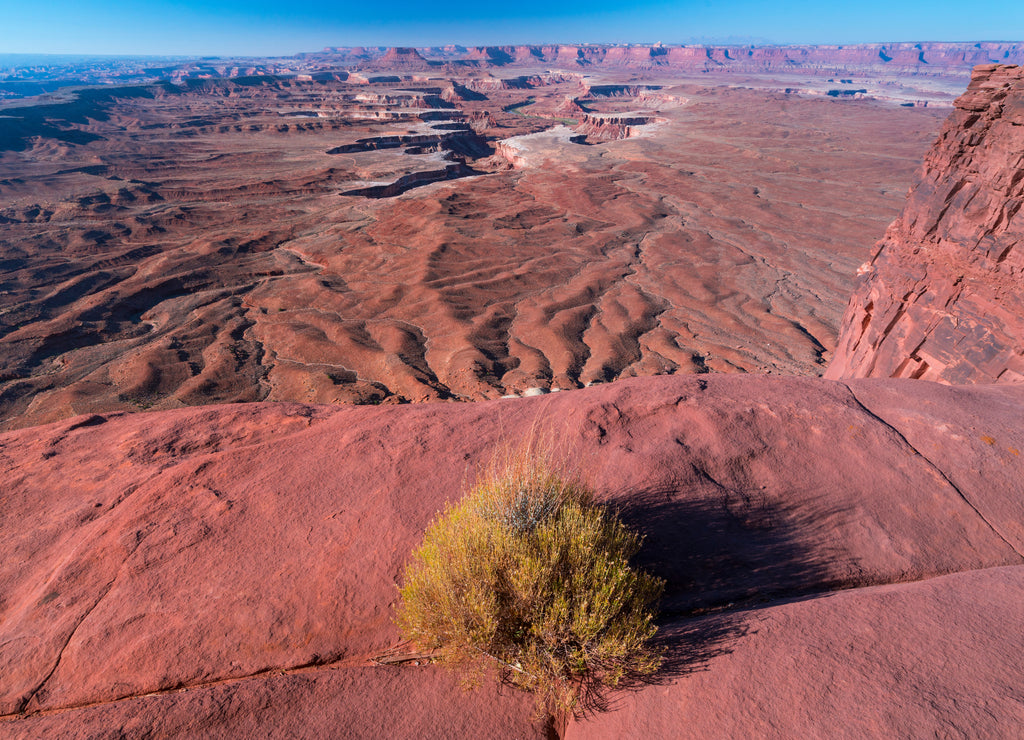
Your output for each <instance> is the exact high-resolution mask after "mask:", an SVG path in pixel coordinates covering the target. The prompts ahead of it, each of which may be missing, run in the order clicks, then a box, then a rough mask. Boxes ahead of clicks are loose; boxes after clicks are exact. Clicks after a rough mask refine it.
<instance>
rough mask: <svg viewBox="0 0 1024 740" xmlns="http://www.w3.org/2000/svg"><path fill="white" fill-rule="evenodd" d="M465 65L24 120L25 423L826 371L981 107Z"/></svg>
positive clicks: (16, 328) (141, 92) (6, 281)
mask: <svg viewBox="0 0 1024 740" xmlns="http://www.w3.org/2000/svg"><path fill="white" fill-rule="evenodd" d="M396 54H397V52H396ZM393 56H394V55H393ZM403 58H407V59H406V61H409V60H410V59H411V60H412V61H410V62H409V63H410V64H412V63H413V62H415V63H417V64H419V62H416V59H415V57H413V56H412V55H405V57H403ZM389 63H390V62H389ZM430 69H433V68H430ZM455 71H456V72H457V73H450V71H449V70H447V69H445V70H441V72H442V74H437V75H434V74H433V73H431V72H430V71H429V70H428V71H427V72H426V73H424V72H423V71H415V70H414V71H408V70H403V69H394V70H392V72H393V73H394V74H389V75H383V74H374V73H373V72H370V71H360V70H358V69H351V70H348V71H343V72H333V73H332V77H331V79H302V78H301V76H292V77H290V78H284V77H279V76H248V77H235V78H229V79H205V78H188V79H183V80H180V81H179V83H173V82H171V81H168V80H165V81H162V82H153V83H151V84H145V85H137V86H133V87H117V86H114V87H92V88H86V89H84V90H79V91H77V92H75V93H74V94H68V95H62V96H58V97H55V98H54V99H48V98H46V96H43V98H44V99H31V100H22V101H16V103H17V104H15V103H10V104H8V107H5V108H3V109H2V110H0V116H2V117H0V226H2V229H3V238H2V240H0V264H2V265H3V274H2V278H0V427H2V428H7V429H12V428H18V427H24V426H30V425H33V424H39V423H45V422H50V421H56V420H58V419H62V418H68V417H70V416H74V415H76V414H80V413H105V412H109V411H115V410H143V409H165V408H177V407H181V406H190V405H197V404H205V403H224V402H234V401H299V402H307V403H338V402H341V403H382V402H389V403H394V402H404V401H431V400H433V401H436V400H480V399H487V398H498V397H501V396H506V395H522V394H524V393H526V392H545V391H553V390H562V389H575V388H580V387H584V386H586V385H588V384H593V383H599V382H608V381H612V380H615V379H617V378H623V377H631V376H637V375H656V374H665V373H692V372H698V373H703V372H756V373H775V374H791V375H792V374H795V375H820V374H821V373H822V372H823V371H824V369H825V366H826V364H827V362H828V360H829V358H830V356H831V353H832V352H833V350H834V348H835V343H836V338H837V336H838V330H839V323H840V320H841V317H842V313H843V310H844V308H845V305H846V302H847V299H848V297H849V294H850V291H851V289H852V285H853V280H854V277H855V273H856V269H857V266H858V265H860V264H861V263H862V262H863V261H864V259H865V256H866V250H867V249H868V248H869V245H870V244H872V243H873V242H875V241H876V240H877V238H878V237H879V236H880V235H881V234H882V232H883V231H884V229H885V225H886V224H888V223H889V222H890V221H892V219H893V218H894V217H895V215H896V213H897V211H898V209H899V207H900V204H901V202H902V199H903V196H904V194H905V191H906V188H907V187H908V185H909V184H910V181H911V178H912V176H913V172H914V169H915V168H916V166H917V163H918V162H919V160H920V158H921V156H922V155H923V153H924V151H925V150H926V149H927V146H928V145H929V143H930V142H931V141H932V139H933V138H934V136H935V134H936V132H937V131H938V127H939V124H940V122H941V120H942V118H943V117H944V115H945V114H946V112H947V111H946V110H945V109H944V108H943V106H944V105H946V104H949V102H950V101H951V100H952V96H951V95H950V96H948V101H947V102H943V101H944V100H947V99H946V98H943V97H942V96H943V95H945V93H941V90H940V89H939V88H935V87H934V85H935V84H936V81H935V79H934V78H932V77H924V76H922V77H920V78H919V77H910V78H907V80H909V81H906V80H905V81H904V83H901V85H902V87H899V88H895V87H894V88H888V87H886V88H884V89H883V87H878V90H876V92H877V93H878V95H880V96H881V97H879V98H876V99H873V100H872V99H865V98H864V96H863V95H861V96H860V97H859V98H858V99H850V100H847V99H844V96H830V95H828V94H827V93H828V91H829V90H831V89H833V88H840V87H848V88H851V89H857V90H861V89H871V90H873V89H874V87H873V83H871V82H869V81H866V80H864V79H861V78H851V79H847V78H843V80H836V81H832V82H830V81H828V79H818V78H816V77H812V78H810V79H805V78H804V77H800V76H797V77H792V76H790V77H786V78H784V79H772V80H766V79H764V78H760V77H756V76H755V77H751V78H744V77H743V76H742V75H740V74H731V73H730V75H728V76H727V78H726V79H727V80H728V82H727V83H726V82H723V83H722V84H717V83H716V84H712V85H710V86H709V84H708V80H707V76H706V75H703V73H702V74H701V76H702V77H703V79H696V80H693V79H690V78H688V77H687V76H686V75H685V74H683V73H681V72H676V71H671V70H669V71H667V72H666V71H664V70H652V71H646V72H645V71H632V70H625V69H623V70H618V71H616V70H612V71H607V72H600V73H598V74H594V75H591V74H589V73H582V72H579V71H575V70H549V69H546V68H536V69H529V68H522V67H515V68H514V69H512V70H511V71H510V72H509V73H508V74H506V73H500V72H499V73H495V70H490V71H488V70H478V69H475V68H466V69H461V71H460V70H459V69H456V70H455ZM957 74H962V70H961V71H960V72H957ZM680 75H681V76H680ZM172 77H173V76H172ZM307 77H309V75H307ZM342 77H344V78H345V79H341V78H342ZM336 78H337V79H336ZM919 80H921V81H919ZM940 81H941V84H942V85H959V84H961V83H958V82H956V80H955V76H954V77H951V78H949V79H947V78H941V80H940ZM908 86H909V87H908ZM910 88H913V89H910ZM787 90H789V92H787ZM793 90H796V91H797V92H793ZM811 93H814V94H811ZM883 93H884V95H883ZM886 96H888V97H896V98H899V101H900V102H894V101H892V100H888V99H884V98H886ZM869 97H870V96H869ZM926 98H927V99H930V101H931V102H930V103H929V105H927V106H923V105H917V104H916V103H917V102H921V101H922V100H924V99H926ZM752 110H756V111H758V115H757V116H751V115H750V112H751V111H752Z"/></svg>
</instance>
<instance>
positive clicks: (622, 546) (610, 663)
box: [398, 445, 664, 711]
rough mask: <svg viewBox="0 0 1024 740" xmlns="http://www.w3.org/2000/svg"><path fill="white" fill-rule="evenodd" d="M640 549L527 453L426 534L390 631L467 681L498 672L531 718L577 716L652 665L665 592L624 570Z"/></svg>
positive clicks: (577, 487)
mask: <svg viewBox="0 0 1024 740" xmlns="http://www.w3.org/2000/svg"><path fill="white" fill-rule="evenodd" d="M640 542H641V538H640V536H639V535H637V534H635V533H633V532H631V531H629V530H628V529H627V528H626V527H625V526H624V525H623V524H622V523H621V522H620V521H619V519H618V518H617V517H616V516H615V515H614V514H613V513H611V512H610V511H608V510H607V509H606V508H604V507H601V506H598V505H596V504H595V503H594V501H593V499H592V495H591V492H590V491H589V490H588V489H587V488H586V487H585V486H584V485H583V484H582V483H581V482H580V481H579V480H578V479H576V478H575V477H573V476H571V475H567V474H566V473H565V472H564V471H563V470H560V469H558V467H557V466H555V465H553V464H552V463H551V460H550V459H549V456H548V455H545V454H543V453H542V452H539V451H538V450H537V449H536V446H534V445H529V446H527V447H525V448H523V449H521V450H519V451H518V452H515V453H508V454H505V455H503V456H502V457H501V458H500V459H496V460H495V461H494V462H493V463H492V464H491V466H490V467H489V468H488V469H487V470H486V471H485V473H484V474H483V475H482V476H481V477H480V479H479V480H478V481H477V483H476V484H475V485H474V486H473V487H472V489H471V490H470V491H469V493H468V494H467V495H466V496H465V498H464V499H463V500H462V501H460V502H459V503H457V504H453V505H449V506H448V507H447V508H446V509H445V510H444V511H443V512H442V513H441V514H440V515H439V516H438V517H437V519H435V520H434V521H433V522H432V523H431V524H430V526H429V527H428V528H427V531H426V535H425V537H424V541H423V545H422V546H421V547H420V548H419V549H418V550H417V551H416V552H415V553H413V556H412V559H411V561H410V563H409V564H408V566H407V568H406V571H405V575H404V579H403V584H402V586H401V587H400V591H401V601H400V605H399V610H398V624H399V626H400V628H401V629H402V631H403V633H404V634H405V635H406V637H407V638H408V639H409V640H410V641H411V642H413V643H414V644H415V645H417V646H418V647H420V648H422V649H427V650H435V649H438V648H440V649H441V651H440V654H441V655H442V659H443V660H444V661H445V662H447V663H449V664H452V665H454V666H458V667H463V668H469V669H470V671H469V672H468V675H469V676H479V675H480V670H479V669H481V668H486V667H487V666H488V665H496V666H497V667H498V668H499V671H500V674H501V677H502V678H503V679H504V680H506V681H508V682H509V683H511V684H513V685H515V686H518V687H520V688H523V689H527V690H529V691H533V692H535V693H536V696H537V701H538V706H539V707H540V708H542V709H544V710H547V711H555V710H571V709H574V708H577V706H578V704H579V702H580V700H581V699H587V698H590V699H593V698H595V697H599V696H600V693H601V691H602V690H603V689H604V688H606V687H610V686H616V685H619V684H620V683H621V682H622V681H623V680H624V679H627V678H635V677H638V676H642V675H646V674H650V673H653V672H654V671H655V670H656V669H657V667H658V665H659V664H660V657H659V654H658V651H657V650H655V649H654V648H653V647H651V645H650V644H649V641H650V638H651V637H653V635H654V633H655V631H656V627H655V626H654V624H653V619H654V611H653V605H654V603H655V602H656V601H657V600H658V599H659V598H660V596H661V593H662V590H663V587H664V583H663V582H662V581H661V580H660V579H658V578H655V577H653V576H651V575H648V574H646V573H644V572H642V571H639V570H637V569H635V568H633V567H631V566H630V563H629V561H630V559H631V558H632V557H633V556H634V555H635V554H636V552H637V551H638V549H639V547H640ZM473 669H477V670H473Z"/></svg>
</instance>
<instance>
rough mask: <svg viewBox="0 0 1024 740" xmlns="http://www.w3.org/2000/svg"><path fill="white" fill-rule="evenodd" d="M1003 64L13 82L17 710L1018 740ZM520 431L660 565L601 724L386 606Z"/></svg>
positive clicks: (1012, 255)
mask: <svg viewBox="0 0 1024 740" xmlns="http://www.w3.org/2000/svg"><path fill="white" fill-rule="evenodd" d="M1021 62H1024V45H1020V44H994V43H993V44H939V43H935V44H893V45H878V44H875V45H855V46H845V47H842V46H831V47H825V46H805V47H727V46H720V47H714V46H700V47H698V46H662V45H646V46H640V45H633V46H596V45H595V46H535V47H529V46H503V47H478V48H469V49H466V48H463V47H444V48H438V47H434V48H421V49H410V48H391V49H377V48H372V49H364V48H358V49H353V48H331V49H325V50H324V51H322V52H317V53H314V54H307V55H299V56H297V57H295V58H293V59H291V60H289V61H287V63H286V62H285V61H280V60H279V61H274V62H272V61H267V62H264V63H261V64H260V65H256V66H253V64H255V63H253V64H250V66H248V67H246V66H239V65H238V64H236V63H234V62H216V61H208V62H203V61H195V62H182V63H179V64H175V65H174V66H173V67H168V68H167V69H162V70H160V72H159V74H155V75H154V76H153V78H152V79H150V78H139V79H137V80H134V79H133V80H132V81H131V84H130V85H125V84H119V85H99V84H97V85H88V86H82V87H79V88H77V89H68V88H60V89H59V90H40V91H35V92H33V94H32V95H31V96H23V97H18V96H15V95H14V94H13V93H12V94H11V97H10V99H9V100H2V99H0V229H2V231H0V234H2V237H0V265H2V267H0V428H2V429H3V431H2V432H0V480H2V481H3V485H2V490H3V504H4V505H3V507H2V514H0V543H3V544H2V550H0V552H2V554H3V558H2V559H0V736H2V737H10V738H26V739H27V738H45V737H61V738H121V737H131V738H135V737H309V738H313V737H317V738H319V737H360V738H362V737H365V738H369V737H402V738H418V737H501V738H513V737H516V738H530V737H537V738H545V737H547V738H550V737H558V738H564V739H568V738H588V739H589V738H626V737H631V738H681V737H692V738H713V737H723V738H725V737H729V738H737V737H848V738H861V737H922V736H936V737H1011V736H1015V735H1016V734H1018V733H1019V732H1020V728H1021V727H1024V681H1022V678H1021V654H1022V651H1024V423H1022V420H1024V291H1022V280H1024V215H1022V214H1021V209H1022V205H1024V67H1021V66H1015V65H1019V64H1020V63H1021ZM218 65H219V66H218ZM44 87H45V86H44ZM7 89H8V88H5V87H3V85H0V93H4V91H5V90H7ZM10 89H11V90H14V89H15V88H14V87H10ZM929 147H930V148H929ZM908 190H909V193H908ZM469 402H471V403H469ZM538 429H541V430H545V431H547V432H551V433H553V434H554V435H556V436H557V437H558V438H559V440H560V444H561V445H562V446H563V448H564V451H565V454H566V455H567V456H568V457H570V458H571V459H572V461H573V462H574V464H575V465H576V466H578V468H579V470H580V472H581V474H582V476H583V478H584V479H585V480H586V482H587V484H588V485H589V486H590V487H591V488H592V489H593V490H594V491H595V495H596V498H597V500H598V502H600V503H602V504H607V505H609V506H610V507H611V508H612V509H613V510H614V511H616V512H618V515H619V516H620V517H621V519H622V521H623V522H624V523H625V524H626V525H628V526H629V527H631V528H632V529H634V530H635V531H637V532H639V533H641V534H642V535H643V536H644V540H643V545H642V548H641V549H640V552H639V554H638V556H637V564H638V565H639V566H641V567H642V568H643V569H645V570H646V571H648V572H649V573H652V574H654V575H656V576H658V577H659V578H661V579H664V581H665V592H664V595H663V597H662V599H661V602H660V607H659V608H660V612H659V616H658V618H657V625H658V633H657V636H656V638H655V641H656V644H657V645H658V646H659V649H661V650H662V651H663V655H664V661H663V663H662V666H661V668H660V670H659V671H658V672H657V673H656V674H654V675H653V676H650V677H648V679H647V680H645V681H643V682H641V683H637V684H635V685H630V686H628V687H625V688H623V689H622V690H618V691H611V692H609V693H608V695H607V696H606V697H605V698H606V706H604V707H602V708H600V709H599V710H598V709H592V710H589V711H578V712H575V713H573V712H562V713H552V714H549V715H543V716H539V715H538V714H537V712H536V711H535V705H534V702H533V699H532V697H531V696H530V695H529V694H527V693H525V692H521V691H518V690H515V689H513V688H510V687H508V686H503V685H500V684H498V683H496V682H494V681H483V682H482V683H481V685H480V686H479V687H477V688H475V689H473V690H468V691H467V690H466V689H464V688H463V687H461V686H460V679H459V675H458V674H457V673H455V672H452V671H450V670H447V669H446V668H445V667H442V666H440V665H438V664H437V663H436V662H435V661H434V660H432V659H431V657H430V656H429V655H427V656H424V655H423V654H421V653H419V652H417V651H416V650H415V649H413V647H411V646H410V645H409V644H408V643H407V642H406V641H405V640H404V639H403V637H402V634H401V633H400V631H399V628H398V627H397V626H396V623H395V609H396V604H397V601H398V599H399V592H398V587H397V584H398V583H399V582H400V581H401V578H402V573H403V569H404V567H405V565H406V563H407V562H408V561H409V558H410V555H411V553H412V552H413V551H414V550H415V549H416V548H417V547H418V546H419V544H420V543H421V542H422V541H423V536H424V531H425V530H426V528H427V526H428V524H430V522H431V521H432V520H434V518H435V517H436V516H437V514H438V512H439V511H441V510H443V509H444V507H445V506H446V505H447V504H450V503H452V502H454V501H457V500H458V499H459V498H460V497H461V496H462V495H463V494H464V493H465V491H466V487H467V483H468V482H471V481H472V480H473V478H474V477H475V475H476V474H477V473H478V472H479V471H480V470H481V469H482V468H483V467H484V466H486V464H487V463H488V461H489V460H490V459H491V457H492V455H493V454H494V450H495V449H497V448H500V446H501V445H503V444H508V443H516V442H518V441H519V440H522V439H525V438H528V437H529V436H530V435H531V434H532V433H534V432H535V431H536V430H538Z"/></svg>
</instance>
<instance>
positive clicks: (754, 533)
mask: <svg viewBox="0 0 1024 740" xmlns="http://www.w3.org/2000/svg"><path fill="white" fill-rule="evenodd" d="M627 498H628V503H627V504H625V505H621V506H619V507H618V513H619V516H620V517H621V518H622V520H623V522H624V523H625V524H626V525H627V526H629V527H630V528H631V529H633V530H635V531H638V532H640V533H641V534H643V535H644V543H643V546H642V548H641V550H640V553H639V554H638V556H637V559H636V561H637V565H638V566H640V567H641V568H643V569H644V570H646V571H648V572H650V573H652V574H654V575H657V576H659V577H661V578H664V579H665V595H664V597H663V599H662V603H661V613H660V617H659V620H658V621H659V623H660V625H661V628H660V630H659V632H658V635H657V637H656V638H655V644H656V645H657V646H658V647H659V648H660V649H661V650H662V651H663V656H664V662H663V664H662V667H661V668H660V670H659V671H658V672H657V673H656V674H655V675H653V676H642V675H633V676H627V677H626V679H625V681H623V682H622V684H620V687H619V688H618V689H617V690H616V691H615V692H607V691H604V690H602V688H601V687H600V686H599V685H595V686H593V687H584V694H583V696H582V698H581V702H580V707H581V712H580V714H581V715H587V714H592V713H596V712H603V711H609V710H612V709H614V708H615V705H616V703H617V702H618V701H619V700H621V697H622V696H623V695H624V693H626V692H629V691H635V690H639V689H642V688H644V687H645V686H650V685H652V684H654V685H657V684H664V683H668V682H671V681H672V680H674V679H676V678H679V677H682V676H686V675H688V674H691V673H694V672H698V671H704V670H708V669H709V667H710V665H711V663H712V662H713V660H714V659H715V658H716V657H718V656H720V655H724V654H727V653H729V652H731V649H732V648H731V646H732V645H733V644H735V642H736V641H737V640H739V639H741V638H742V637H743V636H744V635H746V634H747V633H748V632H749V630H750V629H751V626H750V625H749V624H748V622H747V619H746V616H745V613H744V612H745V611H746V610H749V609H751V608H756V607H757V606H758V605H761V604H764V603H766V602H769V601H777V600H780V599H787V598H794V597H799V596H805V595H808V594H810V593H814V592H820V591H828V590H832V589H834V588H836V587H838V586H839V585H841V581H840V579H839V578H838V577H837V575H836V570H835V569H834V568H832V567H830V563H833V562H835V559H836V558H837V557H845V558H847V559H848V558H849V555H848V554H845V553H840V552H838V551H837V549H836V548H835V547H834V546H832V545H830V544H829V543H830V542H832V541H833V539H832V538H831V537H830V536H829V533H830V532H831V531H833V530H834V527H835V524H836V520H837V518H838V517H842V516H844V512H842V511H840V510H837V509H835V508H834V507H829V506H828V505H826V504H821V505H807V504H803V505H800V506H788V505H784V504H782V503H780V502H779V501H777V500H771V499H770V497H769V496H767V495H766V494H765V492H763V491H756V492H749V491H740V490H734V489H728V488H725V487H722V486H718V490H717V491H716V492H715V493H712V494H711V495H705V496H703V497H701V498H688V499H682V498H679V493H678V492H677V491H675V490H647V491H640V492H637V493H634V494H630V495H628V497H627Z"/></svg>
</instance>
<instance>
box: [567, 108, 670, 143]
mask: <svg viewBox="0 0 1024 740" xmlns="http://www.w3.org/2000/svg"><path fill="white" fill-rule="evenodd" d="M654 121H655V119H654V118H653V117H652V116H644V115H638V114H625V115H595V114H592V113H591V114H586V115H584V116H583V119H582V120H581V121H580V122H579V124H578V125H577V126H576V127H575V128H574V129H573V130H574V131H576V132H577V133H580V134H583V135H584V136H586V137H587V138H594V139H605V140H615V139H628V138H629V137H631V136H634V135H636V129H637V127H639V126H646V125H647V124H649V123H653V122H654Z"/></svg>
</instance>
